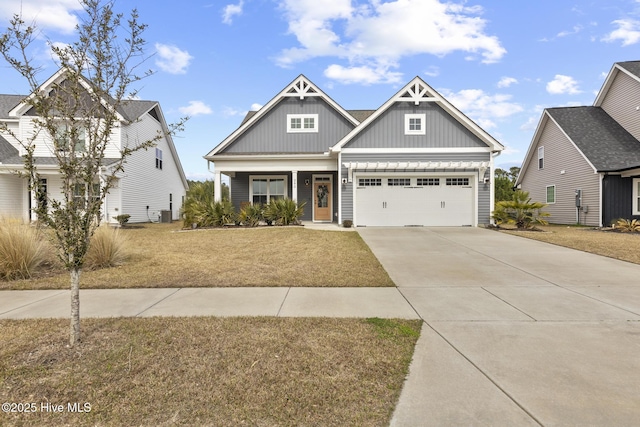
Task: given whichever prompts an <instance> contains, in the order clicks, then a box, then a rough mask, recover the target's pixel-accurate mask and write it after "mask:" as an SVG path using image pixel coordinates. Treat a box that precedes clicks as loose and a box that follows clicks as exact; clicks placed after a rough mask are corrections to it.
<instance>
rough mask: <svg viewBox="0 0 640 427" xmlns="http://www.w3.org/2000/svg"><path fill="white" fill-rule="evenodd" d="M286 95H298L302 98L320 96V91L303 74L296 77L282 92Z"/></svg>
mask: <svg viewBox="0 0 640 427" xmlns="http://www.w3.org/2000/svg"><path fill="white" fill-rule="evenodd" d="M283 96H286V97H299V98H300V99H304V98H305V96H321V95H320V93H319V92H318V91H317V90H316V89H315V88H314V87H313V85H312V84H311V82H310V81H308V80H307V79H306V78H305V77H304V76H300V77H298V78H297V79H296V80H295V81H294V82H293V83H292V84H291V86H290V87H289V88H288V90H287V91H286V92H285V93H284V95H283Z"/></svg>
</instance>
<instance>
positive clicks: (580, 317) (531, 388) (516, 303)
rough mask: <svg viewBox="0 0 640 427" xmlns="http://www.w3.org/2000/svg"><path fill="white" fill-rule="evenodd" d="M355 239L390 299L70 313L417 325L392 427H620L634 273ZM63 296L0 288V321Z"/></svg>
mask: <svg viewBox="0 0 640 427" xmlns="http://www.w3.org/2000/svg"><path fill="white" fill-rule="evenodd" d="M358 232H359V233H360V235H361V236H362V237H363V239H364V240H365V241H366V242H367V244H368V245H369V246H370V247H371V249H372V250H373V252H374V253H375V254H376V256H377V257H378V258H379V259H380V261H381V263H382V264H383V266H384V267H385V269H386V270H387V271H388V272H389V275H390V276H391V278H392V279H393V280H394V281H395V283H396V284H397V285H398V287H397V288H297V287H290V288H289V287H287V288H214V289H211V288H195V289H194V288H182V289H175V288H174V289H131V290H117V289H113V290H82V291H81V316H83V317H111V316H202V315H214V316H231V315H233V316H235V315H247V316H255V315H264V316H300V317H308V316H335V317H373V316H377V317H387V318H422V319H424V320H425V323H424V326H423V330H422V335H421V337H420V339H419V341H418V344H417V346H416V352H415V354H414V358H413V361H412V364H411V367H410V374H409V377H408V379H407V381H406V383H405V386H404V388H403V391H402V394H401V397H400V401H399V403H398V405H397V407H396V411H395V413H394V416H393V419H392V425H394V426H412V427H413V426H431V425H433V426H449V425H452V426H462V425H464V426H500V425H504V426H527V425H545V426H552V425H563V426H564V425H576V426H577V425H580V426H583V425H590V426H611V425H615V426H627V425H628V426H632V425H638V420H640V374H638V372H640V322H639V321H640V266H638V265H632V264H629V263H624V262H621V261H616V260H612V259H609V258H604V257H599V256H595V255H591V254H586V253H583V252H579V251H574V250H570V249H565V248H560V247H557V246H552V245H548V244H544V243H540V242H536V241H532V240H528V239H522V238H519V237H514V236H508V235H503V234H500V233H496V232H492V231H488V230H483V229H475V228H437V229H436V228H368V229H358ZM68 307H69V292H68V291H65V290H57V291H55V290H54V291H0V318H14V319H22V318H33V317H44V318H48V317H61V318H62V317H68V310H69V308H68Z"/></svg>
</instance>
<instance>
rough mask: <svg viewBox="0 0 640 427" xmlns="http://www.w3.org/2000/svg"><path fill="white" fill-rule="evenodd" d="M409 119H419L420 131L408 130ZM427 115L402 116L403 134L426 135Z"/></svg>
mask: <svg viewBox="0 0 640 427" xmlns="http://www.w3.org/2000/svg"><path fill="white" fill-rule="evenodd" d="M411 119H420V130H411V129H409V122H410V121H411ZM426 121H427V115H426V114H424V113H422V114H405V115H404V134H405V135H426V134H427V126H426Z"/></svg>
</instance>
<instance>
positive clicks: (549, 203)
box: [544, 184, 558, 205]
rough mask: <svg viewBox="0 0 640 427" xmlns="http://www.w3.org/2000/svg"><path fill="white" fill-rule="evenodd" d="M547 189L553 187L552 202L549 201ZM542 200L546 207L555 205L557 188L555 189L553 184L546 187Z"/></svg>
mask: <svg viewBox="0 0 640 427" xmlns="http://www.w3.org/2000/svg"><path fill="white" fill-rule="evenodd" d="M549 187H553V202H550V201H549V193H548V191H549ZM544 200H545V203H546V204H548V205H555V204H556V202H557V201H558V191H557V188H556V185H555V184H552V185H547V186H546V187H545V190H544Z"/></svg>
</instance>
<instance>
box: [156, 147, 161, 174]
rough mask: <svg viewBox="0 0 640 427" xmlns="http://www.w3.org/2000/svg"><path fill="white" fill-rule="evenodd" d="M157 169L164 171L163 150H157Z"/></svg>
mask: <svg viewBox="0 0 640 427" xmlns="http://www.w3.org/2000/svg"><path fill="white" fill-rule="evenodd" d="M156 169H160V170H162V150H161V149H159V148H156Z"/></svg>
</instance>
